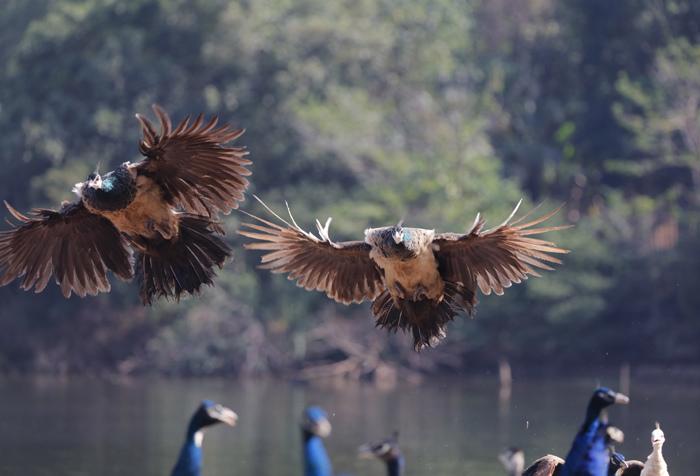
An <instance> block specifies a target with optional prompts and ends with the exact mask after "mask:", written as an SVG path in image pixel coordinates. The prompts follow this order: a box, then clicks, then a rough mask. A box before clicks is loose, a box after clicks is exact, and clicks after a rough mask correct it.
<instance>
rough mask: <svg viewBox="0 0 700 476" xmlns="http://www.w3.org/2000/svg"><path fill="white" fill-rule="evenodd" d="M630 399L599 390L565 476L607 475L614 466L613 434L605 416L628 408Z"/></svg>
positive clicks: (568, 463)
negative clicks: (614, 409)
mask: <svg viewBox="0 0 700 476" xmlns="http://www.w3.org/2000/svg"><path fill="white" fill-rule="evenodd" d="M628 402H629V398H628V397H627V396H625V395H623V394H621V393H616V392H613V391H612V390H610V389H608V388H604V387H601V388H598V389H597V390H596V391H595V392H594V393H593V396H592V397H591V400H590V401H589V403H588V407H587V409H586V418H585V420H584V422H583V425H582V426H581V429H580V430H579V431H578V433H577V434H576V437H575V438H574V441H573V443H572V445H571V449H570V450H569V453H568V454H567V456H566V462H565V463H564V466H563V467H562V469H561V473H560V474H561V475H562V476H602V475H605V474H607V472H608V466H609V464H610V449H609V433H608V431H607V428H608V424H607V421H606V419H605V418H604V417H603V416H602V415H601V412H602V411H603V409H604V408H606V407H608V406H610V405H613V404H615V403H622V404H626V403H628Z"/></svg>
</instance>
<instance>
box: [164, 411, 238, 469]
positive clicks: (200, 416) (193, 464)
mask: <svg viewBox="0 0 700 476" xmlns="http://www.w3.org/2000/svg"><path fill="white" fill-rule="evenodd" d="M237 420H238V415H236V413H235V412H234V411H233V410H231V409H229V408H226V407H224V406H222V405H219V404H218V403H214V402H212V401H211V400H204V401H203V402H202V404H201V405H200V406H199V407H198V408H197V411H195V412H194V415H192V418H191V419H190V423H189V425H187V432H186V433H185V443H184V444H183V445H182V449H181V450H180V457H179V458H178V460H177V463H175V467H174V468H173V471H172V473H170V474H171V476H201V474H202V442H203V441H204V430H205V429H206V428H207V427H209V426H212V425H216V424H217V423H225V424H227V425H230V426H234V425H235V424H236V421H237Z"/></svg>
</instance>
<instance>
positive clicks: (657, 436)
mask: <svg viewBox="0 0 700 476" xmlns="http://www.w3.org/2000/svg"><path fill="white" fill-rule="evenodd" d="M665 441H666V436H664V432H663V431H661V426H660V425H659V422H656V428H655V429H654V431H652V432H651V446H653V447H654V448H660V447H661V446H663V445H664V442H665Z"/></svg>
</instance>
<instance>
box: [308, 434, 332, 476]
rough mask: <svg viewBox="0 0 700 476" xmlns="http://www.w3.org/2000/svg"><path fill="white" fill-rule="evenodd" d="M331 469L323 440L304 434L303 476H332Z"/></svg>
mask: <svg viewBox="0 0 700 476" xmlns="http://www.w3.org/2000/svg"><path fill="white" fill-rule="evenodd" d="M332 474H333V468H332V467H331V461H330V459H328V454H327V453H326V448H325V447H324V446H323V440H322V439H321V438H320V437H318V436H316V435H314V434H312V433H309V432H304V476H332Z"/></svg>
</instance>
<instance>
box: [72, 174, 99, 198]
mask: <svg viewBox="0 0 700 476" xmlns="http://www.w3.org/2000/svg"><path fill="white" fill-rule="evenodd" d="M101 188H102V176H101V175H100V174H99V173H98V172H97V171H95V172H93V173H91V174H90V175H88V176H87V180H85V181H84V182H78V183H76V184H75V185H74V186H73V193H75V194H76V195H78V196H79V197H82V196H83V193H84V192H85V191H86V190H90V191H94V190H99V189H101Z"/></svg>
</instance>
